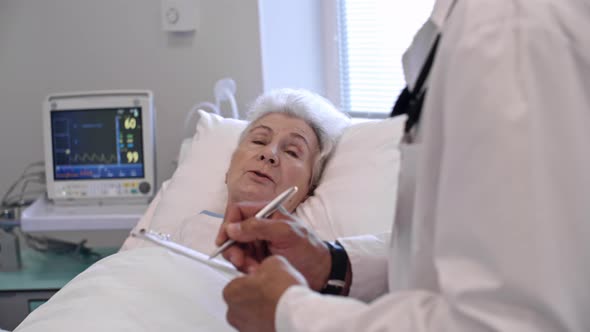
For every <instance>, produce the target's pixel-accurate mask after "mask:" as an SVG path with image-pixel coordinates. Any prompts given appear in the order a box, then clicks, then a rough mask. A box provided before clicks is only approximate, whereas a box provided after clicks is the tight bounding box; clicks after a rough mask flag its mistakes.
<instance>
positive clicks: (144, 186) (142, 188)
mask: <svg viewBox="0 0 590 332" xmlns="http://www.w3.org/2000/svg"><path fill="white" fill-rule="evenodd" d="M151 188H152V187H151V186H150V184H149V183H148V182H142V183H140V184H139V192H140V193H142V194H147V193H149V192H150V189H151Z"/></svg>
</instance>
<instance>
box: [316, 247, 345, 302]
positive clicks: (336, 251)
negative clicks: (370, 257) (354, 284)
mask: <svg viewBox="0 0 590 332" xmlns="http://www.w3.org/2000/svg"><path fill="white" fill-rule="evenodd" d="M324 243H326V245H327V246H328V249H330V256H331V257H332V267H331V269H330V276H329V277H328V282H326V285H325V286H324V288H322V290H321V291H320V292H321V293H322V294H332V295H342V293H343V291H344V287H345V286H346V271H347V270H348V255H347V254H346V250H344V247H342V245H341V244H340V243H339V242H338V241H336V242H334V243H330V242H327V241H324Z"/></svg>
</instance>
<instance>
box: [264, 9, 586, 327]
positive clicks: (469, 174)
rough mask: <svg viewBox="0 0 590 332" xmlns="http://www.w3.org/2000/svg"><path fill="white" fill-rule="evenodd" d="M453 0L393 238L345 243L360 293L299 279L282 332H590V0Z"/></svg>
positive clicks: (412, 55) (439, 22)
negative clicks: (334, 292)
mask: <svg viewBox="0 0 590 332" xmlns="http://www.w3.org/2000/svg"><path fill="white" fill-rule="evenodd" d="M450 4H451V1H450V0H446V1H440V0H439V1H437V4H436V6H435V10H434V11H433V15H432V17H431V20H430V21H429V23H427V24H426V25H425V27H424V28H423V29H422V30H421V31H420V33H419V34H418V35H417V36H416V38H415V40H414V43H413V45H412V46H411V47H410V49H409V50H408V52H407V54H406V55H405V57H404V66H405V70H406V78H407V79H408V81H409V82H410V85H411V84H412V83H413V80H415V78H416V73H417V72H418V69H419V67H420V66H421V64H422V62H423V59H424V57H425V55H426V53H427V51H428V48H429V45H430V43H431V41H432V40H433V39H434V35H435V32H436V31H434V30H436V29H437V28H438V29H442V31H443V37H442V40H441V43H440V46H439V50H438V54H437V57H436V60H435V62H434V65H433V69H432V72H431V75H430V78H429V82H428V86H429V90H428V94H427V97H426V100H425V104H424V109H423V115H422V123H421V125H420V128H419V133H418V137H417V140H416V143H414V144H413V145H410V146H408V145H403V146H402V152H403V159H404V161H403V163H404V165H403V166H402V168H403V170H402V172H403V173H404V174H402V176H401V179H400V180H401V181H402V182H403V183H401V185H400V193H399V202H398V210H397V211H398V213H397V217H396V222H395V227H394V232H393V237H392V241H391V247H390V248H389V249H388V247H387V246H388V242H389V241H388V237H387V236H385V237H371V236H366V237H359V238H356V239H342V240H341V242H343V244H344V246H345V247H346V249H347V251H348V253H349V255H350V258H351V263H352V270H353V288H352V290H351V292H352V293H351V295H353V296H354V297H356V298H357V300H355V299H352V298H343V297H335V296H321V295H319V294H317V293H313V292H312V291H310V290H308V289H306V288H305V287H302V286H295V287H291V288H289V289H288V290H287V292H286V293H285V294H284V295H283V296H282V298H281V299H280V301H279V305H278V307H277V312H276V317H275V318H276V326H277V329H278V331H437V332H438V331H469V332H472V331H519V332H529V331H531V332H532V331H580V332H582V331H590V201H589V198H590V3H589V2H588V1H584V0H579V1H576V0H571V1H570V0H543V1H541V0H538V1H531V0H458V2H457V4H456V6H455V7H454V9H453V11H452V13H451V15H450V16H449V17H448V19H447V20H446V21H445V17H446V12H447V11H448V8H449V7H450ZM433 28H434V30H433ZM413 153H415V154H416V155H417V166H416V168H413V169H414V170H415V171H416V174H415V175H416V176H415V181H413V174H412V173H413V172H412V167H411V166H412V165H411V163H412V162H413V161H412V155H413ZM408 163H409V164H408ZM408 166H410V167H408ZM414 184H415V185H414ZM367 222H370V221H367ZM387 260H389V265H388V264H387ZM358 299H361V300H358ZM362 300H364V301H362ZM365 301H369V302H365Z"/></svg>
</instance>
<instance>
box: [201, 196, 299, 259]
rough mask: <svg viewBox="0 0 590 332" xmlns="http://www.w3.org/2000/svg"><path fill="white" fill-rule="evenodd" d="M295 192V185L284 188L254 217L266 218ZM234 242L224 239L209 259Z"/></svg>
mask: <svg viewBox="0 0 590 332" xmlns="http://www.w3.org/2000/svg"><path fill="white" fill-rule="evenodd" d="M296 192H297V187H295V186H293V187H291V188H289V189H287V190H285V191H284V192H283V193H281V194H280V195H278V196H277V197H275V199H273V200H272V201H270V203H268V204H267V205H266V206H265V207H263V208H262V209H261V210H260V211H258V213H256V218H268V217H269V216H270V215H271V214H272V213H273V212H275V211H276V210H277V209H279V208H280V207H281V204H283V202H285V201H286V200H288V199H289V198H291V196H293V194H295V193H296ZM234 243H236V241H234V240H231V239H230V240H227V241H225V243H223V244H222V245H221V246H219V248H217V249H216V250H215V251H214V252H213V253H212V254H211V256H209V259H213V258H215V257H216V256H217V255H219V254H221V253H222V252H224V251H225V250H226V249H227V248H229V247H230V246H232V245H233V244H234Z"/></svg>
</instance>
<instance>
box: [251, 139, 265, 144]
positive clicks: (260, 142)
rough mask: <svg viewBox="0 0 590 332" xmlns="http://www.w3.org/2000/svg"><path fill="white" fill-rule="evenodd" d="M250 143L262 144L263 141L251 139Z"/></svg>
mask: <svg viewBox="0 0 590 332" xmlns="http://www.w3.org/2000/svg"><path fill="white" fill-rule="evenodd" d="M252 143H254V144H256V145H264V142H263V141H261V140H253V141H252Z"/></svg>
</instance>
